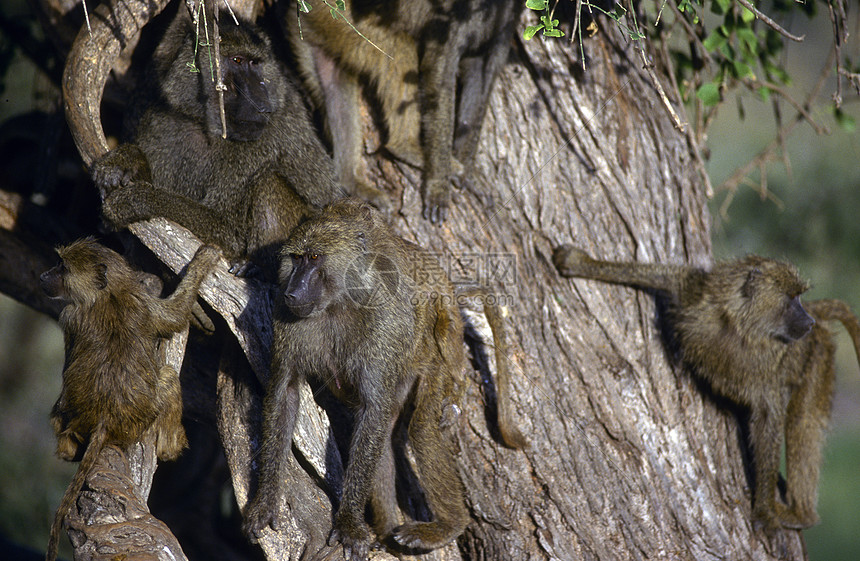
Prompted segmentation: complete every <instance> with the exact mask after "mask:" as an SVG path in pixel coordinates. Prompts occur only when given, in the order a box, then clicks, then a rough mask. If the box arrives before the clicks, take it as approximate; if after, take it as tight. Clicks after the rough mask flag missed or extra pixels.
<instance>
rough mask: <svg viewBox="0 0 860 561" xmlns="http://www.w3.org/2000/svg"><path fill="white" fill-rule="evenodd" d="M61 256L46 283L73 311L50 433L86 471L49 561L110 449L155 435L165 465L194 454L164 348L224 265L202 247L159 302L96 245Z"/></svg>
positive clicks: (58, 522)
mask: <svg viewBox="0 0 860 561" xmlns="http://www.w3.org/2000/svg"><path fill="white" fill-rule="evenodd" d="M57 253H59V255H60V263H59V264H58V265H57V266H55V267H54V268H52V269H50V270H48V271H46V272H44V273H42V275H41V277H40V281H41V285H42V289H43V290H44V291H45V293H46V294H47V295H48V296H49V297H51V298H60V299H63V300H64V301H67V302H68V304H67V305H66V307H65V308H63V311H62V312H61V313H60V326H61V327H62V329H63V335H64V337H65V342H66V343H65V346H66V358H65V364H64V366H63V388H62V391H61V392H60V397H59V399H58V400H57V403H56V404H55V405H54V408H53V410H52V411H51V425H52V426H53V429H54V432H55V434H56V435H57V455H58V456H59V457H60V458H62V459H64V460H69V461H74V460H80V462H81V463H80V466H79V467H78V471H77V472H76V473H75V477H74V478H73V479H72V482H71V483H70V484H69V488H68V489H67V490H66V493H65V495H63V499H62V501H61V502H60V507H59V508H58V509H57V514H56V516H55V518H54V523H53V525H52V526H51V537H50V541H49V542H48V552H47V555H46V559H47V561H53V560H54V559H55V558H56V556H57V546H58V544H59V534H60V529H61V526H62V522H63V519H64V518H65V517H66V515H67V514H68V513H69V512H70V510H71V508H72V505H73V504H74V501H75V498H76V497H77V496H78V493H79V492H80V490H81V487H82V486H83V484H84V481H85V480H86V478H87V475H88V474H89V472H90V470H91V469H92V467H93V465H94V464H95V461H96V458H97V457H98V455H99V452H101V450H102V448H104V447H105V446H106V445H108V444H115V445H117V446H121V447H126V446H128V445H130V444H132V443H134V442H137V441H139V440H140V439H141V437H142V436H143V434H144V433H145V432H146V431H148V430H153V431H155V435H156V453H157V455H158V458H159V459H162V460H171V459H174V458H176V457H177V456H178V455H179V453H180V452H181V451H182V449H183V448H185V447H186V446H187V444H188V442H187V440H186V438H185V430H184V429H183V428H182V395H181V393H180V388H179V376H178V374H177V373H176V371H175V370H174V369H173V368H171V367H170V366H168V365H165V366H162V367H159V366H158V355H157V346H158V340H159V338H160V337H167V336H170V335H171V334H173V333H175V332H177V331H180V330H182V329H183V328H184V327H185V326H187V325H188V321H189V319H190V317H191V307H192V304H193V303H194V302H195V300H196V298H197V291H198V289H199V287H200V283H201V281H202V280H203V278H204V277H205V276H206V275H207V274H208V273H209V271H210V270H211V269H212V267H213V266H214V265H215V263H216V262H217V260H218V258H219V252H218V250H217V249H215V248H214V247H211V246H202V247H201V248H200V249H199V250H198V251H197V254H196V255H195V256H194V259H192V260H191V262H190V263H189V264H188V268H187V272H186V274H185V278H183V279H182V281H180V283H179V285H178V286H177V287H176V290H175V291H174V292H173V295H171V296H170V297H169V298H165V299H161V298H158V297H156V296H153V295H152V294H151V293H150V288H149V287H148V285H147V283H146V282H145V279H144V278H142V277H141V275H140V274H138V273H137V272H136V271H134V270H132V269H131V267H129V265H128V264H127V263H126V261H125V260H124V259H123V258H122V257H121V256H120V255H119V254H118V253H116V252H115V251H113V250H111V249H108V248H107V247H104V246H102V245H100V244H98V243H96V242H95V241H94V240H93V239H92V238H87V239H84V240H79V241H76V242H74V243H72V244H70V245H68V246H66V247H61V248H59V249H57Z"/></svg>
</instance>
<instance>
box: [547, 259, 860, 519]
mask: <svg viewBox="0 0 860 561" xmlns="http://www.w3.org/2000/svg"><path fill="white" fill-rule="evenodd" d="M553 260H554V262H555V265H556V267H558V270H559V272H560V273H561V274H562V275H563V276H566V277H582V278H589V279H596V280H601V281H605V282H611V283H618V284H625V285H631V286H637V287H641V288H647V289H653V290H656V291H660V292H661V293H665V294H666V295H667V296H668V297H669V303H668V313H667V320H668V322H669V324H670V326H671V328H672V330H673V331H674V334H675V335H676V336H677V341H678V344H679V347H680V352H681V356H682V358H683V361H684V362H685V363H686V364H687V365H689V366H690V367H692V370H693V372H694V373H695V374H697V375H698V376H700V377H702V378H703V379H704V380H706V381H707V382H708V383H709V384H710V385H711V387H712V388H713V389H714V391H715V392H716V393H718V394H721V395H723V396H725V397H727V398H729V399H731V400H732V401H734V402H736V403H738V404H740V405H742V406H744V407H746V408H748V409H749V411H750V420H749V423H750V444H751V448H752V458H753V465H754V470H753V472H754V474H755V491H754V496H753V517H754V519H755V520H756V521H757V522H758V523H761V524H763V525H764V526H765V527H766V528H767V529H774V528H777V527H779V526H784V527H787V528H806V527H809V526H812V525H814V524H815V523H817V522H818V516H817V514H816V512H815V503H816V497H817V487H818V473H819V467H820V463H821V448H822V445H823V440H824V431H825V429H826V427H827V423H828V420H829V416H830V404H831V399H832V396H833V385H834V370H833V357H834V352H835V348H834V344H833V341H832V340H831V334H830V331H829V330H828V329H827V328H826V327H825V326H824V325H823V323H822V322H823V321H826V320H838V321H840V322H842V323H843V324H844V325H845V327H846V328H847V329H848V332H849V334H850V335H851V337H852V340H853V342H854V347H855V350H856V351H857V352H858V361H860V323H858V320H857V317H856V316H855V315H854V314H853V313H852V312H851V310H850V309H849V308H848V306H847V305H846V304H845V303H844V302H840V301H838V300H818V301H814V302H807V303H806V304H805V306H806V309H804V305H803V304H801V302H800V295H801V294H803V293H804V292H805V291H806V290H807V288H808V285H807V284H806V283H805V282H804V281H803V280H801V278H800V277H799V275H798V273H797V271H796V269H795V268H794V267H793V266H791V265H789V264H786V263H781V262H779V261H774V260H772V259H767V258H764V257H758V256H748V257H745V258H743V259H738V260H734V261H728V262H724V263H718V264H716V265H715V266H714V267H713V268H712V269H711V270H709V271H708V270H704V269H699V268H696V267H689V266H683V265H654V264H642V263H610V262H606V261H598V260H594V259H592V258H591V257H589V256H588V255H586V254H585V253H584V252H583V251H581V250H579V249H577V248H574V247H572V246H562V247H559V248H558V249H557V250H556V251H555V255H554V256H553ZM783 438H784V439H785V444H786V480H787V492H786V496H785V503H783V502H782V501H780V500H777V493H778V490H777V481H778V479H779V460H780V455H781V446H782V442H783Z"/></svg>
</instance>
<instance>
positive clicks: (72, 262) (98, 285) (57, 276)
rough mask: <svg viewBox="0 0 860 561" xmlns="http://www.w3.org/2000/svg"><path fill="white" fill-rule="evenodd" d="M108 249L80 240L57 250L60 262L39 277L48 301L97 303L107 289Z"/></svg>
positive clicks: (90, 241) (90, 240) (88, 240)
mask: <svg viewBox="0 0 860 561" xmlns="http://www.w3.org/2000/svg"><path fill="white" fill-rule="evenodd" d="M109 251H110V250H108V249H107V248H103V247H102V246H100V245H99V244H98V243H96V242H95V241H94V240H92V239H89V238H88V239H85V240H79V241H77V242H74V243H72V244H70V245H68V246H66V247H62V248H58V249H57V253H58V254H59V255H60V262H59V263H58V264H57V265H56V266H54V267H52V268H51V269H49V270H47V271H45V272H44V273H42V274H41V275H40V276H39V281H40V284H41V286H42V290H43V291H44V292H45V294H46V295H48V297H49V298H53V299H62V300H67V301H71V302H77V303H86V302H91V301H93V300H95V298H96V296H97V294H98V292H99V291H101V290H103V289H104V288H105V287H107V285H108V263H107V261H110V259H105V257H109V255H107V252H109Z"/></svg>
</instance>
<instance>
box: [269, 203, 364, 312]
mask: <svg viewBox="0 0 860 561" xmlns="http://www.w3.org/2000/svg"><path fill="white" fill-rule="evenodd" d="M330 209H333V213H336V214H337V215H338V217H339V220H336V221H333V220H331V219H318V218H312V219H311V220H308V221H307V222H305V223H303V224H301V225H300V226H298V227H297V228H296V229H295V230H294V231H293V232H292V234H290V238H289V239H288V240H287V242H286V243H285V244H284V247H283V249H282V250H281V274H280V277H279V280H280V286H281V288H282V290H283V298H284V302H285V304H286V306H287V309H289V310H290V312H291V313H293V314H294V315H295V316H297V317H300V318H304V317H309V316H314V315H318V314H321V313H323V312H324V311H325V310H326V309H327V308H328V307H329V306H331V305H332V304H333V303H338V302H339V303H343V304H345V305H346V304H347V302H350V303H352V300H350V299H349V298H348V297H347V296H346V295H345V294H344V293H345V292H346V291H347V289H348V288H349V287H361V286H371V285H372V283H373V280H372V279H370V278H368V277H369V276H371V275H372V274H373V273H372V271H373V269H372V267H371V266H369V265H368V264H367V263H366V262H367V260H368V255H367V240H366V239H365V233H364V232H365V230H366V229H367V228H368V227H369V226H370V225H373V224H374V221H375V220H377V218H375V215H374V211H373V210H372V209H371V208H370V206H368V205H366V204H363V203H359V202H357V201H352V200H343V201H339V202H338V203H335V205H332V207H330ZM350 305H352V304H350Z"/></svg>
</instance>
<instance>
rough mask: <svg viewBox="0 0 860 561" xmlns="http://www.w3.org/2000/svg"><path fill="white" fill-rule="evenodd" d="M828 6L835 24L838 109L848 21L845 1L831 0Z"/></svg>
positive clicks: (832, 23) (840, 101)
mask: <svg viewBox="0 0 860 561" xmlns="http://www.w3.org/2000/svg"><path fill="white" fill-rule="evenodd" d="M834 4H836V6H835V9H834V6H833V5H834ZM827 8H828V12H829V14H830V23H831V25H832V26H833V47H834V48H835V49H836V91H835V92H833V103H835V104H836V108H837V109H838V108H840V107H842V77H841V76H842V75H843V73H842V70H844V69H843V67H842V45H843V44H845V41H846V40H847V39H848V21H847V18H846V17H845V3H844V1H840V0H830V1H829V2H827ZM855 87H856V86H855Z"/></svg>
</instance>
